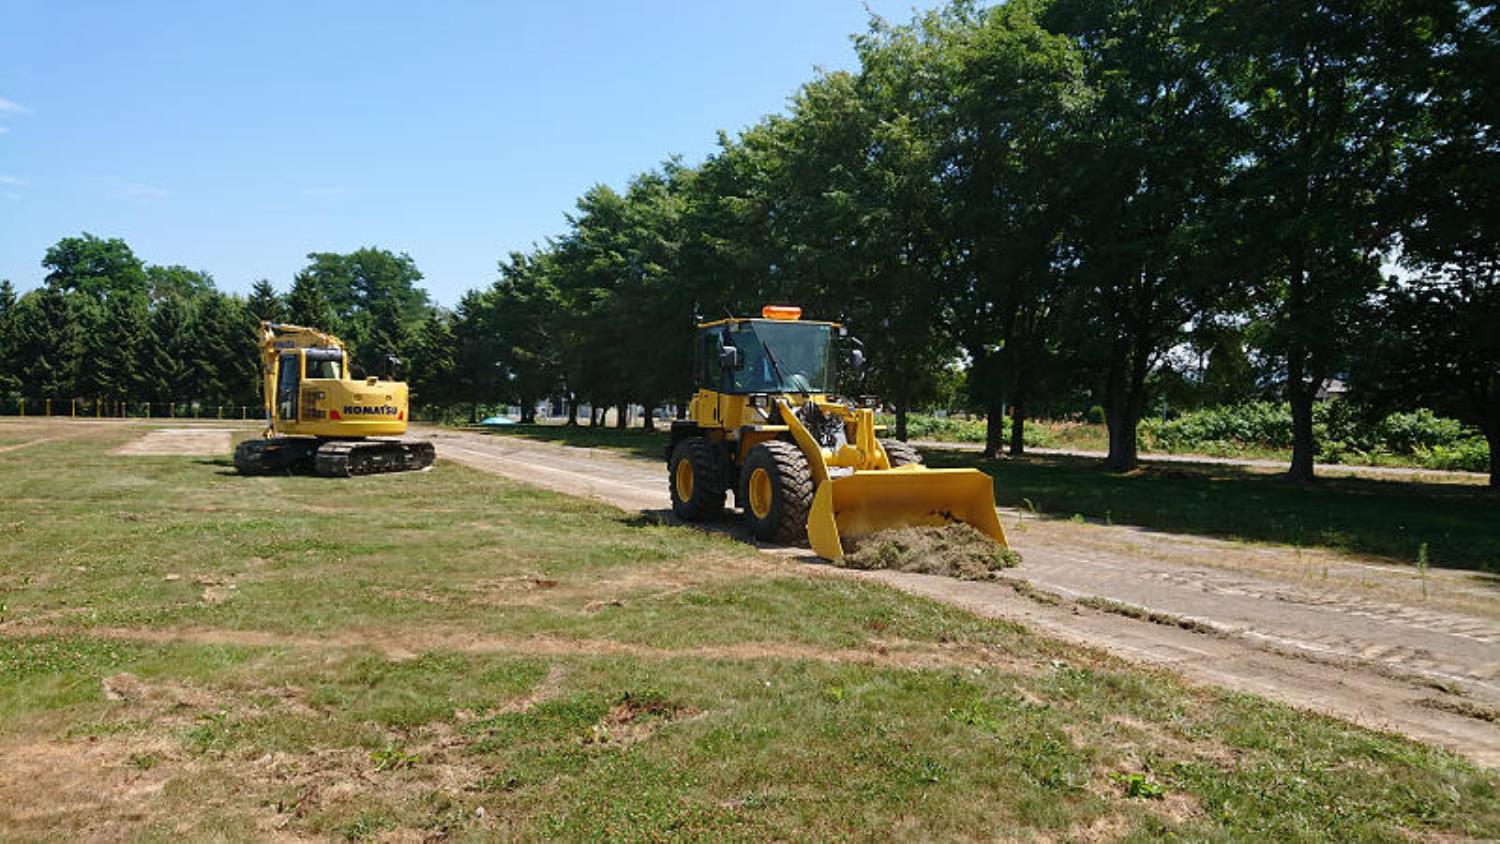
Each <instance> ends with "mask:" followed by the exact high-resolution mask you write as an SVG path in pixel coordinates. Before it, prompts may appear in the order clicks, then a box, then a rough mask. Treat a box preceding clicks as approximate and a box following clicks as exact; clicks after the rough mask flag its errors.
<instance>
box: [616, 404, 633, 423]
mask: <svg viewBox="0 0 1500 844" xmlns="http://www.w3.org/2000/svg"><path fill="white" fill-rule="evenodd" d="M629 420H630V405H629V404H627V403H625V402H620V403H619V404H617V405H615V427H616V428H620V429H624V427H625V426H626V425H627V424H629Z"/></svg>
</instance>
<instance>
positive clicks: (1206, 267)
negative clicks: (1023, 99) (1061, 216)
mask: <svg viewBox="0 0 1500 844" xmlns="http://www.w3.org/2000/svg"><path fill="white" fill-rule="evenodd" d="M1217 12H1218V10H1217V7H1215V6H1214V5H1213V4H1211V3H1207V2H1188V3H1161V2H1152V0H1140V2H1120V3H1114V4H1099V3H1091V2H1087V1H1086V0H1058V2H1056V3H1054V4H1052V5H1051V6H1050V7H1049V8H1048V10H1047V12H1046V13H1045V17H1044V22H1045V23H1046V24H1047V25H1048V26H1049V28H1051V29H1052V30H1053V31H1056V32H1059V33H1061V34H1065V35H1067V36H1069V37H1070V38H1071V39H1074V40H1075V41H1076V42H1077V43H1079V44H1082V45H1083V50H1084V73H1085V78H1086V80H1087V84H1088V87H1089V96H1090V105H1089V108H1088V109H1087V110H1086V111H1085V112H1084V113H1083V114H1082V115H1081V119H1080V120H1079V121H1078V122H1077V123H1076V124H1075V125H1073V126H1071V127H1068V128H1066V129H1064V131H1065V132H1066V133H1067V139H1066V148H1065V150H1064V151H1063V152H1062V155H1064V156H1066V157H1068V158H1070V159H1071V160H1072V161H1074V162H1075V164H1076V167H1075V169H1074V175H1073V180H1070V181H1071V184H1070V186H1069V187H1068V188H1067V189H1066V190H1067V192H1068V195H1069V197H1071V199H1072V200H1073V203H1074V207H1073V215H1074V219H1073V221H1072V225H1071V233H1070V235H1069V244H1068V246H1067V248H1066V254H1065V255H1064V256H1062V260H1063V261H1065V262H1066V264H1067V265H1068V267H1069V270H1068V277H1069V278H1068V281H1069V287H1070V295H1069V302H1068V314H1067V323H1068V325H1069V326H1070V328H1071V337H1070V342H1071V344H1072V345H1074V346H1075V347H1076V348H1078V349H1079V350H1080V351H1081V353H1082V354H1083V356H1084V357H1085V358H1086V359H1089V360H1092V361H1093V362H1094V363H1095V365H1096V366H1097V367H1098V368H1099V369H1100V370H1102V372H1103V402H1102V404H1103V406H1104V411H1105V421H1106V423H1107V425H1108V427H1109V456H1108V458H1107V463H1108V465H1109V466H1110V467H1112V468H1114V469H1118V470H1128V469H1133V468H1135V467H1136V465H1137V462H1138V458H1137V438H1136V431H1137V427H1138V425H1139V422H1140V418H1141V414H1142V413H1143V412H1144V410H1145V407H1146V404H1147V390H1148V376H1149V375H1150V374H1151V372H1152V370H1153V369H1154V368H1155V367H1156V366H1157V365H1158V364H1159V362H1160V361H1161V358H1162V356H1163V355H1164V354H1165V353H1166V352H1167V351H1168V350H1170V349H1171V348H1173V347H1174V346H1176V345H1178V344H1179V343H1181V342H1183V340H1184V339H1185V337H1186V332H1187V330H1188V328H1189V327H1190V325H1191V323H1192V322H1193V321H1194V320H1195V319H1200V318H1202V317H1203V316H1204V315H1205V314H1207V313H1209V312H1211V311H1212V310H1213V309H1216V308H1222V307H1224V306H1225V305H1226V304H1227V303H1228V301H1230V299H1231V298H1232V296H1233V294H1234V291H1235V290H1236V287H1235V285H1234V284H1233V281H1234V277H1233V275H1232V273H1231V272H1228V271H1226V268H1225V264H1224V261H1223V260H1222V256H1221V255H1220V254H1219V250H1220V249H1221V248H1222V242H1223V231H1224V227H1225V225H1226V224H1227V222H1228V220H1229V219H1231V218H1229V217H1228V215H1226V214H1223V213H1221V212H1220V209H1221V208H1222V206H1223V199H1224V197H1223V196H1222V191H1221V188H1222V185H1223V182H1224V180H1225V178H1226V176H1227V174H1228V172H1229V169H1228V168H1229V164H1230V162H1231V161H1232V160H1233V157H1234V153H1235V149H1234V147H1233V146H1232V145H1231V139H1232V136H1231V134H1230V132H1229V117H1230V107H1229V103H1228V102H1227V100H1226V98H1225V97H1224V96H1223V92H1222V89H1221V86H1219V85H1217V84H1216V81H1215V80H1214V79H1213V78H1212V77H1211V76H1209V75H1207V74H1205V73H1204V72H1203V68H1204V66H1205V64H1206V62H1207V56H1206V49H1207V48H1206V47H1205V45H1204V42H1203V34H1204V33H1205V31H1207V30H1208V29H1209V28H1210V27H1211V26H1212V25H1213V22H1214V21H1215V20H1216V15H1217Z"/></svg>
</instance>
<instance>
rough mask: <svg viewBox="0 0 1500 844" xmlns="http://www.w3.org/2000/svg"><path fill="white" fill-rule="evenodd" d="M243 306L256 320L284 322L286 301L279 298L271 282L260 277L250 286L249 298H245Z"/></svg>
mask: <svg viewBox="0 0 1500 844" xmlns="http://www.w3.org/2000/svg"><path fill="white" fill-rule="evenodd" d="M245 306H246V307H247V308H249V310H250V315H251V316H252V317H254V318H255V321H256V322H284V321H285V320H286V303H285V302H283V301H282V300H281V295H280V294H278V293H277V292H276V288H275V287H272V286H271V282H269V281H267V280H266V279H260V280H259V281H257V282H255V284H254V285H252V286H251V288H250V298H249V299H248V300H246V302H245Z"/></svg>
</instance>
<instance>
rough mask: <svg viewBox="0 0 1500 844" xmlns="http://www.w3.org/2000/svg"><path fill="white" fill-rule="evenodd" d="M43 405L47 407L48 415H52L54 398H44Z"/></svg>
mask: <svg viewBox="0 0 1500 844" xmlns="http://www.w3.org/2000/svg"><path fill="white" fill-rule="evenodd" d="M42 406H43V407H45V408H46V415H48V416H51V415H52V399H44V400H43V402H42Z"/></svg>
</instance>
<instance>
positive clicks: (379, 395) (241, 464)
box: [234, 322, 436, 477]
mask: <svg viewBox="0 0 1500 844" xmlns="http://www.w3.org/2000/svg"><path fill="white" fill-rule="evenodd" d="M260 357H261V380H262V384H263V388H264V389H263V393H264V395H265V413H266V427H265V430H264V431H262V432H261V439H256V440H246V441H245V442H243V443H240V445H239V447H238V448H236V449H235V450H234V465H235V468H237V469H239V470H240V472H241V473H242V474H247V475H253V474H265V473H268V472H286V471H291V470H294V469H307V468H311V469H313V470H315V471H316V472H317V473H318V474H320V475H325V476H328V477H349V476H350V475H369V474H374V473H377V472H404V471H410V470H413V469H425V468H427V467H429V466H431V465H432V463H433V460H434V459H435V457H436V453H435V451H434V450H433V447H432V443H430V442H424V441H422V440H401V439H386V438H387V437H399V436H401V435H402V434H405V433H406V408H407V401H406V384H404V383H402V382H400V381H395V380H393V379H392V377H391V374H390V373H389V372H388V373H387V374H386V377H384V378H374V377H371V378H364V379H359V378H353V377H351V376H350V375H349V355H348V351H347V350H346V349H345V348H344V344H343V342H341V341H340V340H339V338H337V337H335V336H333V335H332V334H325V333H323V332H321V331H319V330H317V329H315V328H303V327H302V326H299V325H284V324H279V323H272V322H262V323H261V324H260ZM395 363H396V361H395V359H394V358H387V364H388V366H387V368H388V369H393V368H394V365H395Z"/></svg>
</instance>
